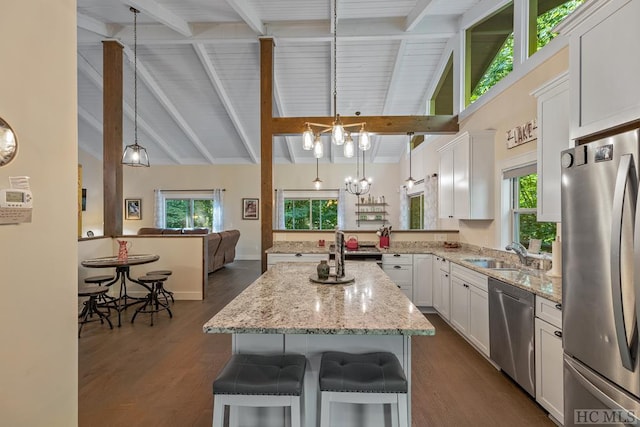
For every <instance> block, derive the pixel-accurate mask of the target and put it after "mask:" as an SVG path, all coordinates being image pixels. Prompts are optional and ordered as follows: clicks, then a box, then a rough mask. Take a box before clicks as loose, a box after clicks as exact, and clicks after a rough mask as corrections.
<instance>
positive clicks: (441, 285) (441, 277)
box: [433, 256, 451, 321]
mask: <svg viewBox="0 0 640 427" xmlns="http://www.w3.org/2000/svg"><path fill="white" fill-rule="evenodd" d="M450 287H451V283H450V278H449V261H447V260H446V259H444V258H442V257H439V256H434V257H433V308H435V309H436V310H437V311H438V313H439V314H440V316H441V317H442V318H444V319H446V320H447V321H448V320H449V312H450V311H449V310H450V292H451V290H450Z"/></svg>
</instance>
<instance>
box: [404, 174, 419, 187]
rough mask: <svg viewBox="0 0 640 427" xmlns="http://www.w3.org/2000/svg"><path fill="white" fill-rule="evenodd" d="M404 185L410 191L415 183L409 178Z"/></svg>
mask: <svg viewBox="0 0 640 427" xmlns="http://www.w3.org/2000/svg"><path fill="white" fill-rule="evenodd" d="M404 183H405V185H406V186H407V188H408V189H409V190H410V189H412V188H413V185H414V184H415V183H416V181H415V180H414V179H413V177H409V178H407V180H406V181H405V182H404Z"/></svg>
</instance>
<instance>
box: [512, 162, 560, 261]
mask: <svg viewBox="0 0 640 427" xmlns="http://www.w3.org/2000/svg"><path fill="white" fill-rule="evenodd" d="M504 176H505V178H508V179H509V180H510V183H511V217H512V224H513V231H512V240H513V241H515V242H519V243H522V244H523V245H524V246H525V247H528V246H529V241H530V240H531V239H540V240H541V241H542V249H541V251H542V252H551V243H552V242H553V240H554V239H555V237H556V223H555V222H538V219H537V206H538V196H537V186H538V175H537V173H536V172H535V165H530V166H525V167H521V168H517V169H514V170H510V171H508V172H505V175H504Z"/></svg>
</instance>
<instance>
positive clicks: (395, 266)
mask: <svg viewBox="0 0 640 427" xmlns="http://www.w3.org/2000/svg"><path fill="white" fill-rule="evenodd" d="M393 268H402V267H401V266H399V265H394V266H393Z"/></svg>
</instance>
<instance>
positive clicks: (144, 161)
mask: <svg viewBox="0 0 640 427" xmlns="http://www.w3.org/2000/svg"><path fill="white" fill-rule="evenodd" d="M129 10H130V11H131V12H133V70H134V71H133V135H134V138H133V144H131V145H127V146H126V147H125V149H124V153H123V154H122V164H123V165H127V166H135V167H140V166H145V167H149V156H148V155H147V150H146V149H145V148H143V147H142V146H141V145H139V144H138V13H140V11H138V9H135V8H133V7H130V8H129Z"/></svg>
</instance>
